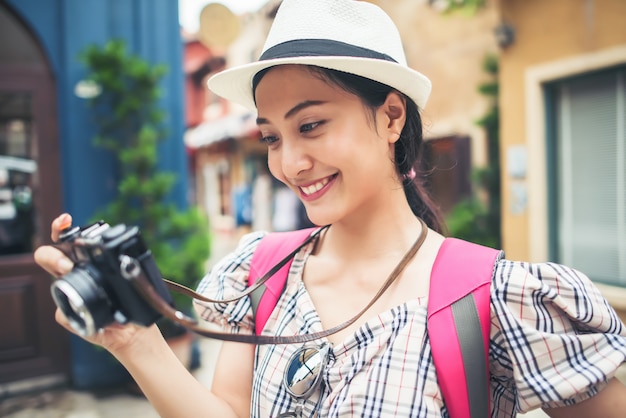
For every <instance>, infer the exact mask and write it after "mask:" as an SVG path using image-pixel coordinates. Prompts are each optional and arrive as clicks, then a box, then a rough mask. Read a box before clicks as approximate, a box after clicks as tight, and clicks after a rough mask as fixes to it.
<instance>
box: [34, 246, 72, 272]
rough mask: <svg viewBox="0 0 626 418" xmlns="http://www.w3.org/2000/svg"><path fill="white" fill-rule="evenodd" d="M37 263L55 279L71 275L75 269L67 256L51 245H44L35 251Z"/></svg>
mask: <svg viewBox="0 0 626 418" xmlns="http://www.w3.org/2000/svg"><path fill="white" fill-rule="evenodd" d="M35 262H36V263H37V264H39V265H40V266H41V267H43V268H44V270H46V271H47V272H48V273H50V274H52V275H53V276H55V277H60V276H63V275H65V274H67V273H69V272H70V271H72V268H73V267H74V264H73V263H72V261H71V260H70V259H69V258H67V257H66V256H65V254H63V253H62V252H61V251H60V250H59V249H57V248H55V247H52V246H50V245H44V246H43V247H39V248H37V249H36V250H35Z"/></svg>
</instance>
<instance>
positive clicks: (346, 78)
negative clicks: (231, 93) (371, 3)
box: [252, 66, 445, 233]
mask: <svg viewBox="0 0 626 418" xmlns="http://www.w3.org/2000/svg"><path fill="white" fill-rule="evenodd" d="M270 68H271V67H270ZM307 68H308V69H309V71H311V73H312V74H314V75H315V76H317V77H319V78H320V79H322V80H323V81H325V82H328V83H331V84H334V85H336V86H338V87H340V88H342V89H343V90H345V91H347V92H349V93H352V94H354V95H355V96H358V97H359V98H360V99H361V100H362V101H363V103H364V104H365V105H366V106H367V107H368V108H369V109H370V110H371V111H372V113H373V112H374V111H375V110H376V109H378V108H379V107H380V106H382V105H383V103H385V100H386V99H387V96H388V95H389V93H390V92H392V91H394V89H393V88H392V87H389V86H388V85H386V84H382V83H379V82H377V81H374V80H371V79H369V78H365V77H361V76H358V75H355V74H350V73H345V72H343V71H337V70H331V69H328V68H322V67H316V66H307ZM268 70H269V68H267V69H265V70H262V71H260V72H258V73H257V74H256V75H255V76H254V79H253V81H252V91H253V92H254V91H255V90H256V87H257V85H258V83H259V82H260V81H261V79H262V78H263V76H264V75H265V74H266V73H267V71H268ZM399 93H400V94H402V93H401V92H399ZM402 96H403V97H404V98H405V100H406V122H405V124H404V128H403V129H402V132H401V133H400V139H399V140H398V141H396V142H395V153H394V155H395V157H394V164H395V166H396V170H397V172H398V175H399V176H400V178H401V179H402V186H403V188H404V194H405V195H406V199H407V201H408V203H409V206H410V207H411V210H412V211H413V213H414V214H415V216H418V217H420V218H422V219H423V220H424V222H426V224H427V225H428V226H429V227H430V228H431V229H433V230H435V231H437V232H440V233H444V232H445V224H444V222H443V215H442V213H441V211H440V209H439V207H438V206H437V205H436V204H435V203H434V201H433V200H432V198H431V197H430V194H429V192H428V190H427V188H426V185H425V183H426V173H425V172H424V170H423V168H422V166H423V162H422V153H423V151H422V149H423V143H424V138H423V135H422V118H421V116H420V113H419V110H418V108H417V105H416V104H415V102H414V101H413V100H411V99H410V98H409V97H407V96H406V95H404V94H402ZM413 173H414V174H415V176H413Z"/></svg>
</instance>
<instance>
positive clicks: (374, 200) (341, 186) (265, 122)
mask: <svg viewBox="0 0 626 418" xmlns="http://www.w3.org/2000/svg"><path fill="white" fill-rule="evenodd" d="M256 103H257V109H258V124H259V128H260V130H261V135H262V137H263V141H264V142H265V143H266V144H267V146H268V166H269V169H270V171H271V173H272V175H274V177H276V178H277V179H278V180H280V181H281V182H283V183H285V184H286V185H287V186H288V187H289V188H291V189H292V190H293V191H294V192H295V193H296V194H297V196H298V197H299V198H300V199H301V200H302V202H303V203H304V205H305V207H306V210H307V214H308V216H309V219H311V221H312V222H314V223H315V224H317V225H324V224H330V223H336V222H339V221H341V220H342V219H344V218H345V217H347V216H349V215H356V214H359V213H360V214H362V215H364V216H370V215H371V214H372V213H371V211H375V210H380V209H382V208H384V207H385V206H386V204H388V203H389V200H388V199H387V197H388V196H387V194H386V193H387V192H389V191H391V190H394V189H395V190H397V188H398V187H401V186H400V184H399V180H398V177H397V174H396V172H395V168H394V165H393V145H394V144H393V143H394V142H395V140H397V139H398V138H397V136H395V134H394V133H393V132H391V131H390V129H394V130H397V128H395V127H393V128H391V127H390V126H391V125H392V123H391V122H390V119H389V116H388V115H387V114H386V113H385V111H384V109H383V108H384V107H385V105H383V106H381V108H379V109H377V110H376V111H375V112H374V113H372V111H371V110H370V109H367V108H366V107H365V105H364V104H363V103H362V101H361V100H360V98H359V97H357V96H355V95H353V94H351V93H348V92H346V91H344V90H343V89H341V88H340V87H338V86H335V85H334V84H331V83H329V82H327V81H324V80H322V79H320V77H319V76H318V75H315V74H314V73H312V72H311V71H310V70H309V69H307V68H306V67H304V66H299V65H284V66H279V67H275V68H273V69H271V70H269V71H268V72H267V73H266V74H265V76H264V77H263V78H262V79H261V81H260V82H259V84H258V86H257V89H256ZM398 132H399V131H398Z"/></svg>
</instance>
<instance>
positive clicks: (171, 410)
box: [35, 0, 626, 417]
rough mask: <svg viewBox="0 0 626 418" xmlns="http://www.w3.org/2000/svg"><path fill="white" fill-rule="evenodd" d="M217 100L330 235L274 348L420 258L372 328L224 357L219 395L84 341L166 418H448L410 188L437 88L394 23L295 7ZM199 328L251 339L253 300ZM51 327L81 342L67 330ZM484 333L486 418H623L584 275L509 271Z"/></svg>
mask: <svg viewBox="0 0 626 418" xmlns="http://www.w3.org/2000/svg"><path fill="white" fill-rule="evenodd" d="M209 86H210V88H212V89H213V90H214V91H216V92H217V93H218V94H220V95H223V96H224V97H226V98H228V99H231V100H234V101H237V102H239V103H242V104H244V105H247V106H249V107H251V108H256V109H257V111H258V120H257V121H258V125H259V128H260V130H261V133H262V137H263V142H264V143H266V144H267V147H268V166H269V168H270V171H271V173H272V175H274V176H275V177H276V178H277V179H278V180H280V181H282V182H283V183H284V184H285V185H286V186H288V187H289V188H291V189H292V190H293V191H294V193H296V195H298V197H299V198H300V199H301V201H302V202H303V204H304V205H305V207H306V210H307V214H308V217H309V218H310V219H311V221H312V222H313V223H315V224H317V225H330V227H329V228H327V229H324V230H323V231H322V232H321V233H320V234H319V236H318V237H317V238H315V239H314V240H313V241H312V242H311V243H310V244H308V245H306V246H305V247H304V248H303V249H302V250H301V251H300V252H299V253H298V254H297V255H296V256H295V257H294V263H293V264H292V267H291V269H290V272H289V280H288V283H287V286H286V288H285V291H284V293H283V294H282V297H281V299H280V300H279V302H278V304H277V306H276V309H275V310H274V312H273V313H272V316H271V317H270V319H269V321H268V323H267V324H266V327H265V333H269V334H273V335H293V334H310V333H314V332H318V331H321V330H324V329H329V328H331V327H333V326H335V325H337V324H340V323H342V322H344V321H345V320H347V319H349V318H352V317H354V316H355V315H356V314H357V313H358V312H360V311H361V310H362V309H363V308H364V307H365V306H368V303H370V301H371V300H372V298H373V295H374V294H376V292H377V291H378V290H379V289H380V288H381V286H382V285H383V283H384V282H385V281H386V280H387V278H388V276H389V275H390V272H391V271H393V270H394V269H395V268H396V266H397V265H398V263H399V262H400V260H401V259H403V257H404V256H405V254H407V251H408V250H409V249H411V248H417V247H418V246H419V249H418V251H417V253H416V255H415V256H412V257H410V258H409V260H408V263H407V264H406V265H405V266H404V267H403V268H402V269H401V271H400V273H399V275H398V276H397V277H396V278H395V281H393V283H392V284H391V286H390V287H389V288H388V289H387V290H386V291H385V292H384V293H383V294H382V296H381V297H380V298H378V299H377V300H376V301H375V302H374V303H373V305H372V306H370V307H369V308H367V310H366V312H365V313H364V315H362V316H360V317H359V318H358V319H357V320H356V321H355V322H354V323H353V324H351V325H349V326H347V327H345V328H343V329H342V330H340V331H339V332H337V333H335V334H332V335H330V336H328V337H327V338H322V339H320V340H318V341H315V342H313V343H311V344H309V345H304V346H303V345H302V344H286V345H266V346H258V347H255V346H253V345H247V344H240V343H232V342H225V343H224V345H223V348H222V351H221V353H220V356H219V359H218V361H217V364H216V370H215V375H214V376H215V377H214V383H213V387H212V388H211V389H210V390H209V389H207V388H205V387H202V386H201V385H200V384H199V383H198V382H197V381H196V380H195V379H194V378H193V376H191V374H189V373H188V372H187V371H186V370H185V369H184V367H182V366H181V365H180V364H179V363H178V361H177V360H176V358H175V357H174V356H173V354H172V353H171V351H170V350H169V349H168V347H167V345H166V344H165V342H164V341H163V338H162V337H161V335H160V333H159V331H158V330H157V329H156V328H155V327H154V326H152V327H148V328H141V327H137V326H134V325H127V326H120V325H112V326H109V327H107V328H105V329H104V330H103V331H102V332H101V333H99V334H98V335H97V336H96V337H94V338H90V339H89V340H90V341H91V342H93V343H96V344H99V345H101V346H103V347H105V348H106V349H107V350H109V351H110V352H111V353H113V354H114V355H115V356H116V357H117V358H118V359H119V360H120V362H121V363H122V364H124V366H125V367H126V368H127V369H128V370H129V371H130V373H131V374H132V375H133V377H134V378H135V380H136V381H137V383H138V384H139V385H140V387H141V388H142V390H143V391H144V393H145V394H146V396H147V397H148V399H149V400H150V401H151V402H152V403H153V405H154V406H155V408H156V409H157V411H159V413H160V414H161V415H162V416H167V417H187V416H189V417H199V416H203V417H205V416H216V417H228V416H239V417H245V416H254V417H267V416H272V417H274V416H279V415H282V416H298V415H302V416H333V417H335V416H374V417H378V416H398V417H409V416H411V417H413V416H415V417H441V416H448V413H447V411H446V407H445V404H444V402H443V401H442V397H441V393H440V390H439V386H438V382H437V378H436V375H435V370H434V366H433V362H432V356H431V354H430V345H429V341H428V338H427V334H426V328H425V326H426V304H425V302H426V299H427V297H426V296H427V295H428V288H429V279H430V272H431V269H432V266H433V262H434V259H435V257H436V255H437V252H438V250H439V248H440V246H441V244H442V242H443V240H444V238H443V236H442V235H441V234H440V232H441V225H440V222H439V215H438V213H437V211H436V210H435V209H434V206H433V205H432V203H431V202H430V200H429V199H428V197H427V195H426V193H424V191H423V190H422V188H421V187H419V178H417V179H414V177H415V171H414V170H415V169H416V168H417V167H419V157H420V151H419V150H420V145H421V142H422V137H421V121H420V117H419V112H418V110H419V109H421V108H423V107H424V105H425V103H426V99H427V97H428V94H429V92H430V82H429V81H428V79H427V78H426V77H424V76H423V75H421V74H420V73H418V72H416V71H414V70H411V69H409V68H408V66H407V65H406V61H405V58H404V54H403V52H402V45H401V42H400V38H399V35H398V32H397V30H396V28H395V26H394V25H393V23H392V22H391V20H390V19H389V17H388V16H387V15H385V14H384V13H383V12H382V11H381V10H380V9H379V8H378V7H376V6H374V5H372V4H369V3H366V2H357V1H352V0H315V1H311V0H285V1H284V2H283V4H282V5H281V7H280V9H279V12H278V14H277V15H276V19H275V22H274V24H273V26H272V29H271V31H270V34H269V35H268V39H267V41H266V45H265V47H264V53H263V55H262V57H261V59H260V60H259V61H258V62H256V63H253V64H249V65H246V66H243V67H238V68H234V69H231V70H227V71H225V72H223V73H220V74H218V75H216V76H215V77H214V78H213V79H212V80H211V81H210V84H209ZM414 180H415V181H414ZM422 220H423V221H424V222H425V223H424V222H422ZM68 223H69V224H71V218H70V217H69V215H62V216H61V217H59V218H58V219H56V220H55V221H54V222H53V224H52V238H53V239H56V238H57V237H58V234H59V231H60V230H61V229H62V227H63V226H67V225H68ZM262 235H263V234H262V233H253V234H250V235H248V236H246V237H244V238H243V239H242V241H241V243H240V245H239V247H238V248H237V249H236V250H235V251H234V252H233V253H232V254H231V255H229V256H227V257H226V258H224V260H222V261H221V262H220V263H219V264H218V265H216V266H215V267H214V269H213V270H212V271H211V272H210V273H209V274H208V275H207V276H206V277H205V279H204V280H203V281H202V283H201V284H200V287H199V289H200V291H201V292H203V293H205V294H207V295H209V296H215V295H222V296H224V297H228V296H230V295H233V294H237V293H240V292H241V291H242V290H244V289H245V288H246V287H247V278H248V273H249V266H250V260H251V257H252V254H253V253H254V250H255V248H256V246H257V244H258V242H259V240H260V238H261V236H262ZM417 237H422V238H424V237H425V238H424V240H423V242H421V241H419V240H418V241H417V242H416V238H417ZM35 257H36V260H37V262H38V263H39V264H40V265H41V266H43V267H44V268H45V269H47V270H48V271H50V272H51V273H53V274H55V275H57V276H58V275H62V274H64V273H67V272H68V271H69V270H70V269H71V267H72V265H71V262H69V260H68V259H66V258H64V257H63V256H62V255H61V254H60V253H59V252H58V251H56V250H55V249H53V248H51V247H47V246H46V247H41V248H39V249H38V250H37V251H36V253H35ZM198 312H199V313H200V315H201V316H202V317H204V318H205V319H207V320H209V321H212V322H215V323H219V324H221V325H222V326H223V327H224V328H225V329H227V330H228V331H230V332H237V333H247V334H254V318H253V315H252V311H251V308H250V301H249V300H248V298H243V299H241V300H239V301H238V302H236V303H232V304H208V303H203V304H199V305H198ZM57 320H58V321H59V323H61V324H62V325H64V326H66V327H68V329H70V330H71V328H70V327H69V326H68V325H67V321H66V320H65V318H64V317H63V315H62V314H61V313H57ZM491 322H492V327H491V336H490V337H491V338H490V350H489V361H490V365H489V370H490V380H491V407H492V413H491V416H493V417H512V416H514V415H515V413H516V412H517V411H520V410H522V411H526V410H530V409H534V408H538V407H543V408H546V409H547V411H548V413H549V414H550V415H551V416H554V417H565V416H567V417H591V416H593V417H597V416H602V417H617V416H622V415H623V411H624V410H626V388H624V386H623V385H622V384H621V383H619V382H618V381H617V380H615V379H614V378H613V376H614V373H615V370H616V368H617V367H618V366H619V365H620V364H621V363H622V362H624V360H625V358H626V331H625V330H624V326H623V324H622V323H621V322H620V321H619V319H618V318H617V316H616V315H615V312H614V311H613V310H612V309H611V308H610V307H609V306H608V304H607V303H606V302H605V301H604V299H602V297H601V296H600V295H599V292H598V290H597V289H596V288H595V287H594V286H593V285H592V284H591V282H590V281H589V280H588V279H587V278H586V277H585V276H584V275H582V274H581V273H578V272H576V271H573V270H571V269H568V268H566V267H564V266H559V265H553V264H541V265H531V264H527V263H519V262H512V261H507V260H500V261H499V262H498V263H497V265H496V268H495V271H494V274H493V279H492V291H491ZM308 347H310V348H308ZM298 356H299V357H298ZM294 359H298V360H299V361H300V366H302V367H304V366H307V365H309V364H311V365H315V368H316V370H318V372H319V374H318V376H320V377H319V378H318V380H317V381H315V382H312V383H311V385H310V387H306V388H304V389H302V388H300V387H298V384H299V383H300V382H299V380H298V377H297V376H296V375H297V373H298V371H299V370H296V369H293V370H292V368H291V367H290V366H292V365H293V364H294V363H293V361H292V360H294ZM312 367H313V366H312ZM285 375H286V376H288V377H289V378H288V379H284V376H285ZM305 383H306V382H305Z"/></svg>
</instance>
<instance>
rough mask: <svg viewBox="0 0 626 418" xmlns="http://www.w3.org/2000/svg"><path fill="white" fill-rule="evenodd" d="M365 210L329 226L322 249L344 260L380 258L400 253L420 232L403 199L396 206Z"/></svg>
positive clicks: (385, 204) (387, 203)
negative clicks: (324, 247)
mask: <svg viewBox="0 0 626 418" xmlns="http://www.w3.org/2000/svg"><path fill="white" fill-rule="evenodd" d="M366 209H367V210H366ZM366 209H365V208H364V209H363V210H362V211H360V213H357V214H353V215H352V216H350V217H349V219H343V220H341V221H339V222H336V223H333V224H332V226H331V227H330V229H329V230H328V232H327V234H326V237H325V238H324V242H325V245H324V246H326V247H327V248H328V249H330V250H331V251H333V252H334V253H335V254H337V255H339V256H341V257H344V258H346V259H349V258H363V257H374V258H375V257H382V256H387V255H389V254H396V253H404V252H405V251H406V250H407V248H409V247H410V246H411V245H412V244H413V243H414V242H415V239H416V237H417V236H418V235H419V233H420V231H421V229H422V228H421V225H420V222H419V219H418V218H417V217H416V216H415V215H414V214H413V212H412V211H411V208H410V207H409V205H408V203H407V201H406V199H405V197H404V195H402V199H398V201H396V202H390V201H386V202H384V203H383V204H381V205H380V207H379V208H371V207H370V208H366Z"/></svg>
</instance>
